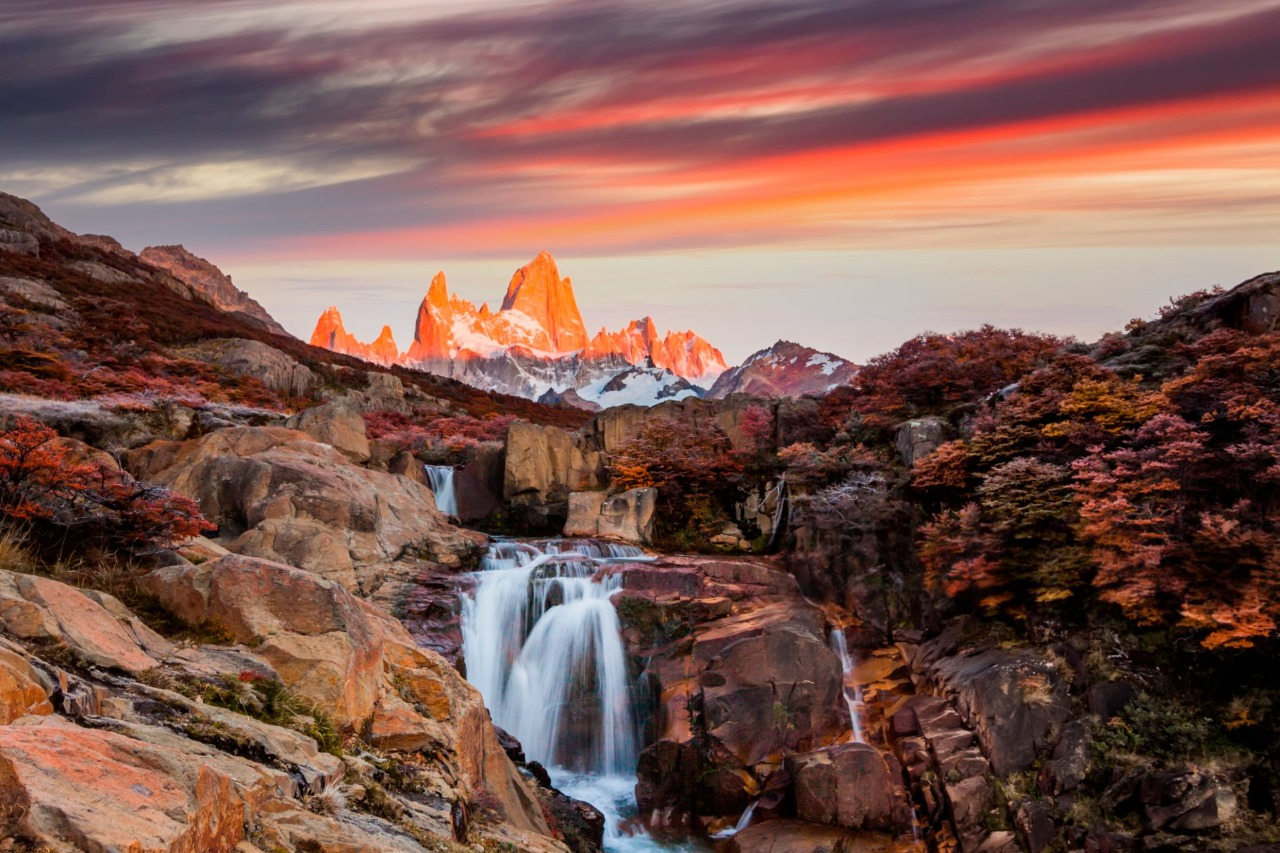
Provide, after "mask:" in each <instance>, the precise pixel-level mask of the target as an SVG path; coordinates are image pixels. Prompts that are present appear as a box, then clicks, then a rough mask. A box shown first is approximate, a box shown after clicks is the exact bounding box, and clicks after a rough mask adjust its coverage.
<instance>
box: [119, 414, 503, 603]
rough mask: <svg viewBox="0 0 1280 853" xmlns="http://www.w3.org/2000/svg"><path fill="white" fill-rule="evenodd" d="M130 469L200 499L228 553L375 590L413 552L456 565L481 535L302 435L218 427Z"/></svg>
mask: <svg viewBox="0 0 1280 853" xmlns="http://www.w3.org/2000/svg"><path fill="white" fill-rule="evenodd" d="M125 464H126V466H127V467H129V468H130V469H131V470H132V471H134V472H135V474H136V475H137V476H139V477H140V478H142V479H147V480H150V481H152V482H156V483H159V484H162V485H165V486H168V487H170V488H172V489H175V490H177V491H179V492H182V493H183V494H186V495H189V496H191V497H194V498H196V499H197V500H199V501H200V508H201V510H202V511H203V512H204V514H205V516H206V517H207V518H209V519H210V520H211V521H213V522H214V523H216V524H217V525H218V528H219V529H218V534H219V535H218V541H219V542H220V544H222V545H224V546H225V547H227V548H228V549H230V550H231V551H234V552H236V553H238V554H244V555H247V556H255V557H262V558H264V559H268V560H274V561H278V562H283V563H288V564H290V565H293V566H297V567H299V568H303V569H306V570H308V571H312V572H315V573H317V574H319V575H322V576H324V577H326V578H329V579H331V580H334V581H336V582H337V583H339V584H341V585H342V586H344V587H346V588H348V589H359V590H360V591H361V592H363V593H365V594H373V593H374V592H376V590H377V589H378V588H379V587H380V586H381V585H382V584H383V583H385V582H386V581H387V580H388V578H389V577H393V576H395V575H396V574H397V572H398V571H399V570H398V569H397V568H396V567H395V566H393V565H392V564H396V563H397V561H402V562H403V561H406V560H408V561H411V560H413V559H415V558H421V559H426V560H430V561H433V562H437V563H443V564H445V565H452V566H457V565H459V564H460V563H461V562H462V560H463V559H464V558H467V557H469V556H470V555H471V554H473V553H474V552H475V551H476V549H478V548H479V547H480V544H481V543H482V542H483V541H484V537H483V536H481V535H480V534H475V533H470V532H468V531H463V530H460V529H459V528H457V527H453V526H452V525H450V524H449V522H448V519H447V518H446V517H445V516H444V515H442V514H441V513H440V512H439V511H438V510H437V509H436V505H435V497H434V495H432V493H431V490H430V489H429V488H427V487H426V486H424V485H422V484H421V483H418V482H414V481H413V480H409V479H407V478H405V477H398V476H396V475H393V474H387V473H383V472H379V471H370V470H367V469H365V468H361V467H359V466H357V465H355V464H353V463H352V461H351V460H350V459H349V458H347V457H346V456H344V455H343V454H342V453H340V452H338V451H337V450H335V449H333V448H332V447H329V446H327V445H324V444H320V443H318V442H317V441H315V440H313V438H312V437H311V436H308V435H307V434H306V433H302V432H298V431H295V430H289V429H281V428H278V427H265V428H236V429H224V430H219V431H218V432H216V433H213V434H211V435H208V436H205V437H203V438H200V439H197V440H194V441H185V442H155V443H153V444H150V445H147V446H146V447H143V448H140V449H139V450H136V451H133V452H131V453H128V454H126V456H125Z"/></svg>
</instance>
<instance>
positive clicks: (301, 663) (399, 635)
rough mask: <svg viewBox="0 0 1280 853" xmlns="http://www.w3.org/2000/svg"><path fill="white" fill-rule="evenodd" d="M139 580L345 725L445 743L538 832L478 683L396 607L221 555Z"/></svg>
mask: <svg viewBox="0 0 1280 853" xmlns="http://www.w3.org/2000/svg"><path fill="white" fill-rule="evenodd" d="M144 583H145V585H146V588H147V589H148V590H149V591H150V592H152V593H153V594H154V595H155V596H156V597H157V598H159V599H160V601H161V602H162V603H163V604H164V605H165V606H166V607H168V608H169V609H170V610H172V611H173V612H174V613H175V614H176V615H177V616H178V617H180V618H181V619H183V620H184V621H186V622H188V623H190V624H193V625H199V624H214V625H217V626H219V627H221V628H223V629H225V630H226V631H228V632H229V633H230V634H231V635H232V636H233V637H234V638H235V639H236V640H237V641H239V642H241V643H252V644H253V649H254V652H255V653H256V654H258V655H260V656H261V657H262V658H263V659H265V660H266V661H267V662H269V663H270V664H271V666H272V667H274V668H275V670H276V672H278V673H279V675H280V678H281V680H282V681H283V682H284V683H285V684H286V685H288V686H289V687H291V688H293V689H294V690H296V691H297V692H298V693H300V694H301V695H303V696H305V697H306V698H308V699H310V700H312V701H313V702H315V703H316V704H317V705H318V706H320V707H322V708H326V709H330V713H332V714H333V716H334V717H335V720H336V721H337V722H339V723H340V724H341V725H343V726H344V727H346V728H348V729H350V730H356V731H359V730H364V731H367V732H368V733H369V737H370V738H371V740H372V743H373V744H374V745H375V746H378V747H380V748H383V749H386V750H389V751H393V752H429V753H431V754H433V755H437V756H439V755H448V754H453V755H454V756H455V758H454V759H453V762H456V765H455V766H456V767H457V770H458V771H459V773H460V775H461V777H462V778H463V779H464V780H465V781H466V783H467V785H468V787H469V790H471V791H485V792H487V793H488V794H489V795H490V796H491V797H492V798H494V800H495V801H496V803H497V804H498V807H499V808H500V810H501V812H502V814H503V816H504V817H505V819H506V820H508V821H509V822H510V823H511V824H512V825H514V826H516V827H518V828H519V829H521V830H525V831H530V832H535V833H542V834H546V833H547V832H548V829H547V825H546V822H545V821H544V820H543V818H542V814H541V811H540V810H539V808H538V804H537V801H536V798H535V797H534V795H533V793H532V792H531V790H530V788H529V787H528V785H527V784H526V783H525V782H524V780H523V779H521V778H520V776H519V774H518V773H517V771H516V769H515V767H514V766H513V765H512V764H511V762H510V761H509V760H508V759H507V756H506V753H505V752H504V751H503V749H502V746H501V744H500V743H499V742H498V737H497V733H496V732H495V731H494V729H493V726H492V724H490V722H489V719H488V712H487V711H486V710H485V708H484V705H483V701H482V700H481V698H480V695H479V693H478V692H477V691H476V690H475V689H474V688H473V687H471V686H470V685H469V684H467V683H466V682H465V681H464V680H463V679H462V677H461V676H460V675H459V674H458V673H457V671H456V670H454V669H453V668H452V667H451V666H450V665H449V664H448V663H447V662H446V661H445V660H444V659H443V658H441V657H440V656H439V655H436V654H434V653H433V652H429V651H426V650H424V649H419V648H417V647H416V645H415V644H414V642H413V639H412V638H411V637H410V636H409V634H408V632H407V631H405V630H404V628H403V627H402V626H401V625H400V624H399V623H398V622H396V621H395V620H394V619H391V618H390V617H388V616H386V615H385V614H383V613H381V612H380V611H378V610H377V609H375V608H374V607H373V606H372V605H370V604H368V603H366V602H364V601H361V600H360V599H358V598H355V597H354V596H352V595H351V594H350V593H348V592H347V591H346V590H345V589H343V588H342V587H341V586H339V585H338V584H336V583H334V582H333V581H329V580H326V579H324V578H318V577H316V576H314V575H312V574H309V573H307V572H304V571H300V570H298V569H293V568H290V567H287V566H283V565H280V564H277V563H271V562H268V561H266V560H259V559H252V558H247V557H241V556H228V557H223V558H221V559H218V560H213V561H210V562H206V563H202V564H200V565H198V566H194V565H177V566H171V567H168V568H164V569H159V570H157V571H155V572H153V573H151V574H150V575H148V576H147V577H146V578H145V579H144Z"/></svg>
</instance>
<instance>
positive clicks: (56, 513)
mask: <svg viewBox="0 0 1280 853" xmlns="http://www.w3.org/2000/svg"><path fill="white" fill-rule="evenodd" d="M0 513H3V515H4V516H5V517H6V519H8V520H9V521H10V522H11V523H12V522H14V521H17V522H20V523H26V524H28V525H30V526H31V527H32V529H33V530H35V531H37V532H39V531H41V530H50V531H58V532H61V533H62V534H63V536H64V537H65V535H66V534H67V533H72V532H74V533H75V534H76V536H77V539H78V540H79V541H82V542H86V541H97V542H99V543H101V544H105V545H108V546H124V547H129V548H137V547H168V546H171V545H173V544H174V543H176V542H178V541H181V540H183V539H188V538H190V537H192V536H197V535H199V534H201V533H203V532H205V531H207V530H211V529H213V525H211V524H210V523H209V522H207V521H206V520H205V519H204V517H203V516H202V515H201V514H200V509H199V506H198V505H197V504H196V502H195V501H193V500H191V499H190V498H187V497H184V496H182V495H179V494H177V493H175V492H172V491H170V490H169V489H165V488H162V487H160V486H153V485H150V484H148V483H143V482H141V481H138V480H135V479H134V478H133V477H131V476H130V475H129V474H127V473H125V472H123V471H118V470H114V469H111V468H109V467H108V466H106V465H103V464H101V463H94V462H83V461H79V460H77V459H76V458H75V455H74V454H73V453H72V451H71V449H70V448H69V447H68V446H67V445H65V444H62V443H60V441H59V440H58V435H57V433H55V432H54V431H53V430H51V429H50V428H48V427H47V426H44V425H43V424H40V423H37V422H35V421H33V420H30V419H26V418H23V419H19V420H18V421H17V422H16V423H15V424H14V426H12V427H11V428H10V429H8V430H5V431H3V432H0Z"/></svg>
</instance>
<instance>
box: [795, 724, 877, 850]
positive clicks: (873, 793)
mask: <svg viewBox="0 0 1280 853" xmlns="http://www.w3.org/2000/svg"><path fill="white" fill-rule="evenodd" d="M787 769H788V771H789V772H790V773H791V777H792V779H793V780H794V783H793V784H794V787H795V798H796V816H797V817H799V818H800V819H801V820H807V821H812V822H814V823H825V824H829V825H831V826H842V827H844V828H846V829H889V828H891V827H892V826H893V807H894V801H893V780H892V779H891V778H890V776H889V766H888V765H887V764H886V763H885V760H884V758H883V756H881V755H880V751H879V750H877V749H876V748H875V747H873V746H871V745H869V744H865V743H847V744H842V745H840V746H832V747H826V748H824V749H819V750H815V751H813V752H807V753H803V754H801V755H793V756H791V757H790V758H788V759H787Z"/></svg>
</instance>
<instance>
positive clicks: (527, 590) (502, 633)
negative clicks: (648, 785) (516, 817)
mask: <svg viewBox="0 0 1280 853" xmlns="http://www.w3.org/2000/svg"><path fill="white" fill-rule="evenodd" d="M645 559H648V558H646V557H645V556H644V552H642V551H641V550H640V549H639V548H633V547H631V546H627V545H614V544H611V543H605V542H595V541H591V540H580V541H569V540H551V541H546V542H538V543H529V542H514V541H498V542H496V543H495V544H494V545H493V546H492V547H491V548H490V549H489V553H488V554H487V555H486V556H485V557H484V558H483V560H482V561H481V571H480V572H479V573H477V575H476V586H475V590H474V592H473V593H472V594H471V595H469V596H467V597H465V598H464V599H463V604H462V653H463V659H464V660H465V661H466V667H467V678H468V680H469V681H470V682H471V683H472V684H474V685H475V686H476V687H477V688H478V689H479V690H480V693H481V694H482V695H483V696H484V700H485V705H486V706H487V707H488V708H489V712H490V714H492V715H493V720H494V722H495V723H496V724H497V725H498V726H501V727H502V728H503V729H506V730H507V731H508V732H510V733H511V734H513V735H515V736H516V738H518V739H519V740H520V742H521V744H522V745H523V747H524V751H525V754H526V755H528V756H529V758H530V759H532V760H534V761H538V762H540V763H542V764H543V765H544V766H546V767H547V769H548V772H549V773H550V774H551V777H552V781H553V782H554V783H555V785H556V787H558V788H560V789H561V790H562V791H564V792H565V793H566V794H568V795H569V796H571V797H575V798H577V799H580V800H584V801H586V802H589V803H591V804H592V805H593V806H595V807H596V808H597V809H599V810H600V811H601V812H602V813H603V814H604V815H605V819H606V828H605V849H606V850H609V851H642V850H660V849H670V848H669V847H663V846H661V845H659V844H657V843H656V842H654V841H653V840H652V839H649V838H647V837H645V836H628V835H625V834H624V833H623V832H622V831H621V824H622V822H623V820H624V818H625V816H626V814H627V813H628V812H630V811H634V808H635V800H634V797H635V781H636V780H635V767H636V754H637V740H638V738H637V736H636V734H637V723H636V720H635V718H634V715H633V714H632V710H631V709H632V702H631V682H630V679H629V678H628V676H627V657H626V650H625V649H624V648H623V645H622V636H621V633H620V630H619V626H618V614H617V611H615V610H614V607H613V602H612V596H613V594H614V593H615V592H617V591H618V590H619V589H620V588H621V577H620V575H618V574H617V573H613V572H610V571H609V565H610V564H616V563H621V562H627V561H638V560H645Z"/></svg>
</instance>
